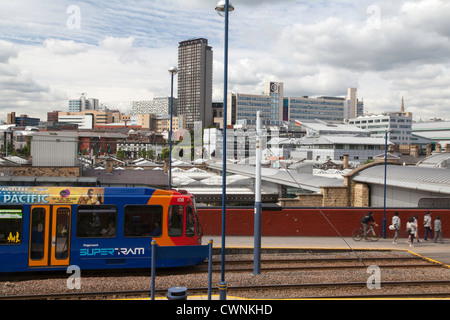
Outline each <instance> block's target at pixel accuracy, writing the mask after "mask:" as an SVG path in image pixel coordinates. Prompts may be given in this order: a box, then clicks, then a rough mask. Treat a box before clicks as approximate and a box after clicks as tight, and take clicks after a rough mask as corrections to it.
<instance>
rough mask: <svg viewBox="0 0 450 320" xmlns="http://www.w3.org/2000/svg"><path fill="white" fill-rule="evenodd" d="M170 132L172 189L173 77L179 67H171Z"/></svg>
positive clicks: (170, 178)
mask: <svg viewBox="0 0 450 320" xmlns="http://www.w3.org/2000/svg"><path fill="white" fill-rule="evenodd" d="M169 73H170V131H169V189H172V116H173V77H174V76H175V75H176V74H177V73H178V68H177V67H170V69H169Z"/></svg>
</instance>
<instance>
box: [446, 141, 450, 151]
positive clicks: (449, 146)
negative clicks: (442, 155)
mask: <svg viewBox="0 0 450 320" xmlns="http://www.w3.org/2000/svg"><path fill="white" fill-rule="evenodd" d="M445 152H450V144H448V143H447V144H446V145H445Z"/></svg>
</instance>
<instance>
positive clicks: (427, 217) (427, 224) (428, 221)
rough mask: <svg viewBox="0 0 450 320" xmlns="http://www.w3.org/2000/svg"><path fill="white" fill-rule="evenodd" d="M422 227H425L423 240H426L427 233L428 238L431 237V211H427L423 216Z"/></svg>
mask: <svg viewBox="0 0 450 320" xmlns="http://www.w3.org/2000/svg"><path fill="white" fill-rule="evenodd" d="M423 227H424V229H425V232H424V235H423V240H425V241H428V234H430V238H433V231H432V229H431V212H430V211H428V212H427V214H426V215H425V216H424V217H423Z"/></svg>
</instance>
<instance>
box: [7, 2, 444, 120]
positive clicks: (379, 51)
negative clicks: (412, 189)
mask: <svg viewBox="0 0 450 320" xmlns="http://www.w3.org/2000/svg"><path fill="white" fill-rule="evenodd" d="M0 1H1V0H0ZM231 2H232V3H233V5H234V6H235V8H236V10H235V11H234V12H233V14H232V15H231V16H230V49H229V85H228V87H229V90H230V91H236V92H243V93H260V92H261V91H262V90H263V84H264V82H266V81H282V82H284V84H285V94H286V95H291V96H300V95H310V96H316V95H345V93H346V90H347V87H357V88H358V95H359V97H360V98H364V101H365V105H366V108H367V110H368V111H371V112H381V111H389V110H391V109H392V108H393V110H398V108H399V106H400V102H401V97H402V96H404V97H405V104H406V106H407V110H408V111H412V112H414V113H415V116H417V117H434V116H439V117H447V118H450V111H447V109H448V108H447V104H448V103H449V102H450V93H449V89H447V88H450V79H449V77H450V76H449V74H450V73H449V72H450V31H449V30H450V20H449V19H448V16H450V3H449V2H447V1H445V0H409V1H406V0H399V1H394V2H393V1H388V0H379V1H377V2H373V1H369V0H361V1H358V2H355V1H351V0H333V1H303V0H283V1H267V0H262V1H261V0H234V1H231ZM216 3H217V1H211V0H193V1H184V0H168V1H166V0H151V1H146V2H142V1H137V0H128V1H118V0H110V1H104V0H102V1H91V0H84V1H77V2H73V1H68V0H59V1H56V0H49V1H45V2H42V1H34V0H33V1H31V0H16V1H13V2H8V6H2V7H4V8H2V10H1V11H0V29H1V30H2V34H1V35H0V84H1V86H0V96H2V97H3V98H2V99H3V102H2V101H0V111H1V112H2V113H0V119H4V118H5V116H6V113H5V111H6V110H10V111H11V110H12V108H14V107H18V106H23V109H22V110H21V111H18V112H19V113H28V112H29V111H28V110H36V111H35V113H36V114H37V115H39V113H40V116H41V118H45V112H47V111H52V110H53V109H54V108H58V109H66V108H67V100H68V99H71V98H77V97H78V96H79V95H80V94H81V92H87V93H88V96H90V97H95V98H98V99H100V102H101V103H104V104H106V105H108V106H110V107H113V108H114V107H120V108H124V109H126V108H127V107H128V106H129V105H130V103H131V101H133V100H141V99H151V98H153V97H159V96H167V95H168V94H169V92H170V91H169V90H170V87H169V86H170V82H169V74H168V72H167V69H168V67H169V66H172V65H176V64H177V60H178V59H177V49H178V42H180V41H183V40H186V39H189V38H194V37H205V38H207V39H208V40H209V45H210V46H212V47H213V51H214V91H213V95H214V96H213V99H214V100H215V101H221V99H222V98H223V42H224V39H223V35H224V34H223V31H224V29H223V27H224V23H223V19H222V18H220V17H219V16H218V15H217V14H216V13H215V11H214V7H215V5H216ZM70 5H77V6H79V8H80V15H81V24H80V29H74V30H69V29H68V28H67V24H66V22H67V19H68V18H69V15H68V14H67V12H66V10H67V8H68V7H69V6H70ZM433 113H435V114H433Z"/></svg>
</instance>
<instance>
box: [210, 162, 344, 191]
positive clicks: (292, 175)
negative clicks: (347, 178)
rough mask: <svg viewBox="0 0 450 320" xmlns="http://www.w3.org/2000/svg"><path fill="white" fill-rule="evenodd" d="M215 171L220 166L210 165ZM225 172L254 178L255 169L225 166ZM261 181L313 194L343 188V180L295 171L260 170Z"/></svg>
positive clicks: (231, 165)
mask: <svg viewBox="0 0 450 320" xmlns="http://www.w3.org/2000/svg"><path fill="white" fill-rule="evenodd" d="M210 167H211V168H212V169H215V170H220V171H221V170H222V164H221V163H216V164H211V165H210ZM227 172H229V173H235V174H240V175H243V176H247V177H251V178H255V167H252V166H244V165H235V164H227ZM261 179H262V180H263V181H267V182H273V183H276V184H281V185H284V186H288V187H294V188H304V189H307V190H310V191H314V192H320V191H321V190H322V189H321V187H324V186H344V180H343V179H336V178H327V177H321V176H316V175H313V174H308V173H299V172H297V171H295V170H288V171H286V170H284V169H272V168H262V169H261Z"/></svg>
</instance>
